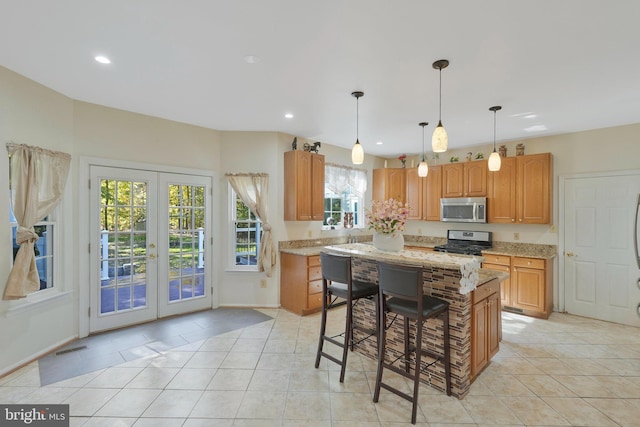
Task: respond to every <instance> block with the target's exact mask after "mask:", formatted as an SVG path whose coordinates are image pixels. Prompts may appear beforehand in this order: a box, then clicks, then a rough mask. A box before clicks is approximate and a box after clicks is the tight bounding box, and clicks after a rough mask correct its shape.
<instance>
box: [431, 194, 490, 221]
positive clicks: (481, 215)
mask: <svg viewBox="0 0 640 427" xmlns="http://www.w3.org/2000/svg"><path fill="white" fill-rule="evenodd" d="M440 221H443V222H487V198H486V197H455V198H442V199H440Z"/></svg>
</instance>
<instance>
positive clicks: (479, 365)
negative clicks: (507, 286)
mask: <svg viewBox="0 0 640 427" xmlns="http://www.w3.org/2000/svg"><path fill="white" fill-rule="evenodd" d="M471 299H472V304H473V305H472V306H471V380H472V381H473V379H474V378H475V377H476V376H477V375H478V374H479V373H480V372H481V371H482V370H483V369H484V368H485V367H486V366H487V365H488V364H489V361H490V360H491V358H492V357H493V356H495V354H496V353H497V352H498V350H499V349H500V331H501V326H500V325H501V321H502V320H501V310H500V282H499V281H498V280H497V279H494V280H492V281H490V282H488V283H485V284H484V285H481V286H478V287H477V288H476V289H475V290H474V291H473V293H472V296H471Z"/></svg>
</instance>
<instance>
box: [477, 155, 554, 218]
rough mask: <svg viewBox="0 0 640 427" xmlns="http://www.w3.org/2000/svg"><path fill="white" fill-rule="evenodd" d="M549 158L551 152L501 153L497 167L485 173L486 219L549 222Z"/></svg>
mask: <svg viewBox="0 0 640 427" xmlns="http://www.w3.org/2000/svg"><path fill="white" fill-rule="evenodd" d="M551 162H552V157H551V153H543V154H529V155H526V156H516V157H503V158H502V164H501V165H500V170H499V171H497V172H489V173H488V174H489V178H488V180H487V181H488V189H487V199H488V200H487V204H488V216H487V219H488V222H490V223H517V224H550V223H551V193H552V184H553V180H552V163H551Z"/></svg>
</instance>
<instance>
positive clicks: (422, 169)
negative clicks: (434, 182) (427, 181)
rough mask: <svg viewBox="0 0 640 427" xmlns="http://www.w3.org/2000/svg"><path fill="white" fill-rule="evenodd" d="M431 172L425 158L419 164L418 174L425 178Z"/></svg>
mask: <svg viewBox="0 0 640 427" xmlns="http://www.w3.org/2000/svg"><path fill="white" fill-rule="evenodd" d="M428 173H429V165H428V164H427V162H426V160H425V159H424V158H423V159H422V161H421V162H420V164H419V165H418V176H419V177H420V178H424V177H425V176H427V174H428Z"/></svg>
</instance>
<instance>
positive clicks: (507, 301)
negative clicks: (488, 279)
mask: <svg viewBox="0 0 640 427" xmlns="http://www.w3.org/2000/svg"><path fill="white" fill-rule="evenodd" d="M485 258H486V259H489V260H492V257H490V256H487V257H485ZM500 258H506V259H507V260H508V261H510V259H509V257H505V256H500ZM482 268H488V269H490V270H497V271H504V272H505V273H511V265H510V264H506V265H505V264H493V263H490V262H483V263H482ZM500 301H501V303H502V305H507V306H509V305H511V278H508V279H505V280H504V281H502V282H501V283H500Z"/></svg>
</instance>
